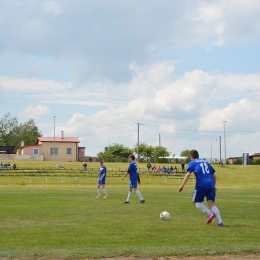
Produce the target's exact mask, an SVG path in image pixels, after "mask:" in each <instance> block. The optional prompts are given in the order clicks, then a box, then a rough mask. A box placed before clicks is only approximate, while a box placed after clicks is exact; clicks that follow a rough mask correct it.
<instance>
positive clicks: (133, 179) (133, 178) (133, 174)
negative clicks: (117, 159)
mask: <svg viewBox="0 0 260 260" xmlns="http://www.w3.org/2000/svg"><path fill="white" fill-rule="evenodd" d="M128 160H129V162H130V164H129V166H128V170H127V172H126V173H125V174H124V175H123V177H122V178H121V180H123V179H124V178H125V177H126V175H128V174H129V176H130V185H129V192H128V196H127V199H126V201H125V202H124V203H126V204H128V203H130V199H131V196H132V189H134V190H135V192H136V194H137V195H138V197H139V199H140V203H141V204H143V203H145V200H144V198H143V196H142V194H141V192H140V191H139V190H138V189H137V182H138V183H139V184H140V178H139V174H138V168H137V164H136V162H135V156H134V155H133V154H130V155H129V157H128Z"/></svg>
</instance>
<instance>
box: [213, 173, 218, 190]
mask: <svg viewBox="0 0 260 260" xmlns="http://www.w3.org/2000/svg"><path fill="white" fill-rule="evenodd" d="M212 178H213V180H214V183H215V190H216V191H217V188H216V181H217V175H216V173H215V172H214V173H213V174H212Z"/></svg>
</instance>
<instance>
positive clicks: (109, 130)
mask: <svg viewBox="0 0 260 260" xmlns="http://www.w3.org/2000/svg"><path fill="white" fill-rule="evenodd" d="M129 126H132V125H126V126H121V127H117V128H112V129H108V130H105V131H101V132H96V133H94V134H88V135H82V136H79V138H81V137H85V136H91V135H97V134H102V133H107V132H111V131H113V130H117V129H121V128H125V127H129Z"/></svg>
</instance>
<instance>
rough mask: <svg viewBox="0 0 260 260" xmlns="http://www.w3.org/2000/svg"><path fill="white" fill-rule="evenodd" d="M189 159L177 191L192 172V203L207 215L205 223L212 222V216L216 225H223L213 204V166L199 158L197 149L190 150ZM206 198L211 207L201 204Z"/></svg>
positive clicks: (214, 190)
mask: <svg viewBox="0 0 260 260" xmlns="http://www.w3.org/2000/svg"><path fill="white" fill-rule="evenodd" d="M190 159H191V161H190V162H189V164H188V168H187V173H186V175H185V177H184V180H183V182H182V184H181V186H180V187H179V192H181V191H182V190H183V188H184V186H185V184H186V182H187V181H188V179H189V177H190V175H191V173H192V172H194V174H195V176H196V186H195V189H194V191H193V194H192V202H193V204H194V205H195V206H196V207H197V208H198V209H199V210H201V211H202V212H203V213H206V214H207V215H208V220H207V224H209V223H211V222H212V219H213V218H214V217H216V218H217V222H218V226H224V224H223V222H222V219H221V216H220V212H219V210H218V208H217V207H216V206H215V203H214V202H215V198H216V186H215V185H216V174H215V170H214V169H213V167H212V166H211V165H210V164H209V163H208V162H206V161H204V160H202V159H199V153H198V151H197V150H191V151H190ZM205 197H206V198H207V201H208V205H209V207H210V208H211V210H210V209H208V208H207V207H206V205H205V204H203V201H204V198H205Z"/></svg>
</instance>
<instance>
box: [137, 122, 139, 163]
mask: <svg viewBox="0 0 260 260" xmlns="http://www.w3.org/2000/svg"><path fill="white" fill-rule="evenodd" d="M137 162H139V122H138V123H137Z"/></svg>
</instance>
